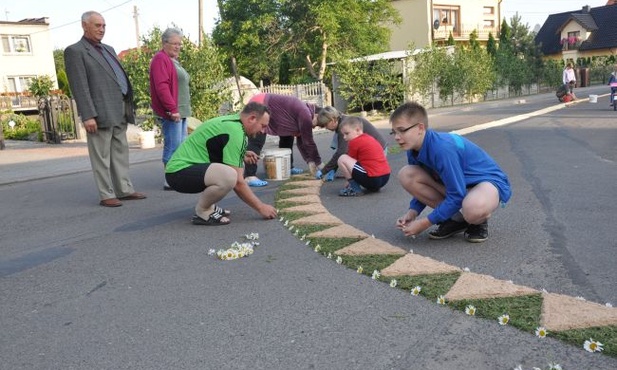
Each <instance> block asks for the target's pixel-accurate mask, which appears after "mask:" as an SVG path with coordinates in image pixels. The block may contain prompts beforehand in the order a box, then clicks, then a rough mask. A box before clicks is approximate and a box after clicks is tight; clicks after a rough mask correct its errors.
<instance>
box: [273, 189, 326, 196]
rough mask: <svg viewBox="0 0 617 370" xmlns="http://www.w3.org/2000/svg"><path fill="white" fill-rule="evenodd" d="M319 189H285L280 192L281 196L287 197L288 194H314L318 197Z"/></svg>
mask: <svg viewBox="0 0 617 370" xmlns="http://www.w3.org/2000/svg"><path fill="white" fill-rule="evenodd" d="M319 189H320V188H296V189H287V190H281V195H288V194H300V195H302V194H315V195H319Z"/></svg>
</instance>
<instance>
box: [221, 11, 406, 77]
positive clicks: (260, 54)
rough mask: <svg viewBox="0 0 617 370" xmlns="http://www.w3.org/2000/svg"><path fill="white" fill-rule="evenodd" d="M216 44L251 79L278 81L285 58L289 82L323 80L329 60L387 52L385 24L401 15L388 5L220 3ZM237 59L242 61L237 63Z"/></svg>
mask: <svg viewBox="0 0 617 370" xmlns="http://www.w3.org/2000/svg"><path fill="white" fill-rule="evenodd" d="M219 4H220V5H221V9H222V12H221V14H222V16H221V21H220V22H219V23H218V24H217V25H216V27H215V29H214V31H213V34H212V35H213V40H214V41H215V44H216V45H217V46H218V47H219V48H220V49H221V50H222V51H223V53H224V54H225V55H226V56H227V57H228V58H229V57H231V56H234V55H235V56H238V67H239V69H240V71H241V73H242V74H244V75H247V76H248V77H249V78H251V79H254V80H257V79H265V80H266V81H276V79H277V78H278V76H279V68H281V64H282V59H283V57H282V56H283V55H286V58H288V61H289V66H290V69H291V70H292V71H293V76H292V77H291V78H292V79H294V78H299V77H301V76H306V75H308V76H310V77H311V78H313V79H314V80H323V79H324V76H325V74H326V66H327V62H329V61H334V60H336V61H338V60H343V59H348V58H351V57H357V56H363V55H368V54H373V53H378V52H382V51H385V50H386V45H387V44H388V42H389V36H390V30H389V28H388V27H387V26H386V25H387V24H388V23H394V24H396V23H399V22H400V16H399V15H398V13H397V12H396V10H395V9H394V8H393V7H392V5H391V4H390V1H389V0H306V1H291V0H252V1H246V0H220V1H219ZM240 56H241V57H242V58H240Z"/></svg>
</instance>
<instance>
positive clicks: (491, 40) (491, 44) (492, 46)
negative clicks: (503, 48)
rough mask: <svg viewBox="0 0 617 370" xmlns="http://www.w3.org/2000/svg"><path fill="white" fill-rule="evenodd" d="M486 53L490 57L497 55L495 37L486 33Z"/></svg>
mask: <svg viewBox="0 0 617 370" xmlns="http://www.w3.org/2000/svg"><path fill="white" fill-rule="evenodd" d="M486 52H487V53H489V55H490V56H492V57H494V56H495V54H497V42H496V41H495V37H493V33H492V32H489V33H488V41H487V42H486Z"/></svg>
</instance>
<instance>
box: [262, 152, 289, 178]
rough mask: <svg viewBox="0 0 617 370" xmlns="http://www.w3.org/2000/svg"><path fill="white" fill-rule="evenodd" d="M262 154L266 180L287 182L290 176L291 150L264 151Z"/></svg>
mask: <svg viewBox="0 0 617 370" xmlns="http://www.w3.org/2000/svg"><path fill="white" fill-rule="evenodd" d="M263 153H264V167H265V169H266V179H268V180H287V179H288V178H289V176H291V149H266V150H264V151H263Z"/></svg>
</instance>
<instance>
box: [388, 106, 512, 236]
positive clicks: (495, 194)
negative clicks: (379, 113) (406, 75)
mask: <svg viewBox="0 0 617 370" xmlns="http://www.w3.org/2000/svg"><path fill="white" fill-rule="evenodd" d="M390 123H391V125H392V132H391V134H392V135H394V139H395V141H396V143H397V144H398V145H399V146H400V147H401V149H404V150H407V162H408V165H407V166H405V167H403V168H402V169H401V170H400V171H399V173H398V178H399V181H400V183H401V185H402V186H403V188H404V189H405V190H407V192H409V193H410V194H411V195H412V196H413V199H412V200H411V202H410V204H409V211H408V212H407V213H406V214H404V215H403V216H401V217H400V218H399V219H398V220H397V222H396V226H397V228H398V229H400V230H401V231H402V232H403V233H404V234H405V235H406V236H415V235H417V234H419V233H421V232H422V231H424V230H426V229H428V228H429V227H431V225H435V224H436V225H439V227H438V228H437V229H435V230H432V231H430V232H429V238H431V239H445V238H449V237H450V236H452V235H454V234H457V233H460V232H463V231H464V232H465V239H466V240H467V241H469V242H472V243H480V242H483V241H485V240H486V239H487V238H488V223H487V220H488V218H489V217H490V216H491V213H492V212H493V211H494V210H495V209H497V207H498V206H499V204H500V203H506V202H507V201H508V200H509V199H510V195H511V190H510V183H509V181H508V176H507V175H506V174H505V173H504V172H503V171H502V170H501V168H499V166H498V165H497V163H496V162H495V161H494V160H493V159H492V158H491V157H490V156H489V155H488V154H487V153H486V152H485V151H484V150H483V149H481V148H480V147H479V146H477V145H476V144H474V143H472V142H471V141H469V140H467V139H465V138H464V137H461V136H459V135H455V134H450V133H442V132H436V131H433V130H430V129H429V128H428V115H427V113H426V110H425V109H424V107H422V106H421V105H420V104H418V103H415V102H408V103H405V104H403V105H401V106H400V107H398V108H397V109H396V110H395V111H394V112H393V113H392V115H391V116H390ZM426 206H429V207H431V208H433V212H431V213H430V214H429V215H428V216H427V217H425V218H418V216H419V215H420V213H421V212H422V211H423V210H424V208H425V207H426Z"/></svg>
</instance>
